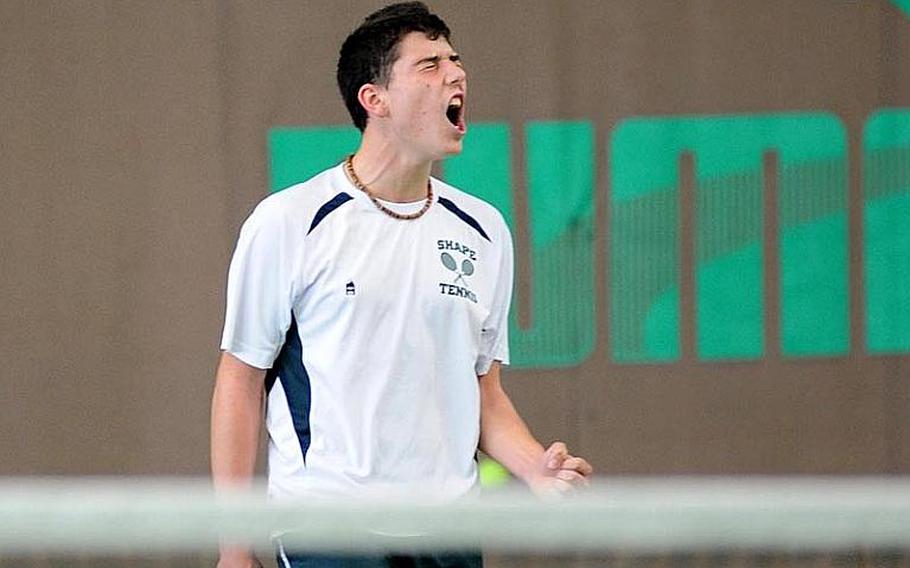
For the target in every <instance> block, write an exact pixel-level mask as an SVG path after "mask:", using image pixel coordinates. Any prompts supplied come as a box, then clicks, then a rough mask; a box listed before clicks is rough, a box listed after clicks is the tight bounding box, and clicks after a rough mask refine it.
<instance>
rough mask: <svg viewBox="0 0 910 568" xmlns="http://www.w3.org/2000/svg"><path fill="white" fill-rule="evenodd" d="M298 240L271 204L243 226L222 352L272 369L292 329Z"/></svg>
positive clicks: (233, 265) (233, 266) (230, 282)
mask: <svg viewBox="0 0 910 568" xmlns="http://www.w3.org/2000/svg"><path fill="white" fill-rule="evenodd" d="M294 241H295V236H294V231H293V227H292V226H291V224H290V223H289V222H288V221H287V215H286V214H285V213H284V212H283V211H282V210H281V209H280V208H277V207H275V204H274V203H269V201H268V200H266V201H264V202H263V203H261V204H260V205H259V206H258V207H257V208H256V210H255V211H253V213H252V214H251V215H250V217H249V218H248V219H247V220H246V222H245V223H244V224H243V228H241V230H240V237H239V238H238V239H237V248H236V249H235V250H234V256H233V258H232V259H231V267H230V270H229V271H228V283H227V306H226V309H225V316H224V331H223V333H222V336H221V349H222V350H224V351H227V352H229V353H231V354H232V355H234V356H235V357H237V358H238V359H240V360H241V361H243V362H244V363H247V364H248V365H252V366H254V367H257V368H260V369H268V368H270V367H272V364H273V363H274V361H275V358H276V357H277V356H278V352H279V351H280V350H281V347H282V345H283V344H284V338H285V334H286V332H287V329H288V327H290V322H291V309H292V308H293V298H294V289H295V287H294V281H293V279H294V272H295V271H294V268H293V266H292V262H291V261H292V259H294V258H295V257H296V256H297V255H295V252H296V250H295V249H296V247H295V246H294Z"/></svg>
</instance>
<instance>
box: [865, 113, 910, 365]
mask: <svg viewBox="0 0 910 568" xmlns="http://www.w3.org/2000/svg"><path fill="white" fill-rule="evenodd" d="M863 185H864V189H863V195H864V198H865V207H864V208H863V233H864V238H863V242H864V246H863V257H864V260H865V270H864V277H865V284H866V343H867V345H866V348H867V349H868V350H869V351H870V352H871V353H890V352H900V351H903V352H907V351H910V109H886V110H881V111H879V112H877V113H875V114H874V115H873V116H872V117H871V118H870V119H869V121H868V122H867V124H866V128H865V132H864V133H863Z"/></svg>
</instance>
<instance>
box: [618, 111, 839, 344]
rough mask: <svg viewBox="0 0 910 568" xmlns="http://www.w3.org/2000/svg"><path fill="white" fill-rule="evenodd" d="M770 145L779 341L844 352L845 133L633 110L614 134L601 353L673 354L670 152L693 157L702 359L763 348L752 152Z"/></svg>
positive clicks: (813, 119) (675, 262)
mask: <svg viewBox="0 0 910 568" xmlns="http://www.w3.org/2000/svg"><path fill="white" fill-rule="evenodd" d="M766 152H775V153H776V154H777V156H778V163H779V168H778V180H777V187H778V192H779V193H778V216H779V223H780V234H779V241H780V251H779V255H780V274H781V279H780V296H781V330H780V333H781V341H782V346H781V348H782V351H783V353H784V354H785V355H789V356H806V355H840V354H845V353H846V352H847V351H848V337H849V333H848V326H849V323H848V313H847V278H848V275H847V234H846V229H847V221H846V199H847V178H846V156H847V152H846V135H845V133H844V130H843V127H842V126H841V123H840V121H839V120H838V119H837V118H836V117H834V116H831V115H827V114H781V115H763V116H750V115H743V116H716V117H710V116H709V117H661V118H632V119H628V120H626V121H623V122H622V123H620V124H619V125H618V126H617V127H616V129H615V130H614V132H613V135H612V137H611V146H610V162H611V180H612V193H611V203H610V205H611V212H612V214H611V227H610V230H611V243H612V246H611V255H610V258H611V261H610V272H609V275H608V277H609V279H610V283H611V286H610V290H611V299H612V302H611V306H612V311H611V313H612V318H611V322H610V323H611V326H610V339H611V345H612V355H613V357H614V358H615V359H616V360H617V361H622V362H658V361H672V360H675V359H677V358H678V357H679V355H680V321H679V317H680V316H679V308H680V297H679V284H680V283H679V277H680V276H679V275H680V270H679V248H680V242H679V235H678V230H679V223H680V218H679V215H680V212H679V185H680V179H679V175H680V171H679V170H680V168H679V163H680V157H681V156H682V155H683V154H684V153H691V154H692V155H693V157H694V163H695V180H694V184H695V187H694V192H695V196H694V198H695V220H694V222H695V229H694V232H695V260H696V267H695V294H696V300H695V303H696V305H695V317H696V322H695V326H696V335H697V338H696V340H697V341H696V343H697V350H698V356H699V358H700V359H702V360H714V359H754V358H758V357H761V356H762V355H763V354H764V350H765V345H764V325H765V317H764V313H765V309H764V268H763V266H764V265H763V263H764V255H765V254H767V251H765V250H763V249H764V247H763V230H764V229H763V227H764V221H765V219H764V215H763V196H764V188H765V180H764V172H763V156H764V154H765V153H766Z"/></svg>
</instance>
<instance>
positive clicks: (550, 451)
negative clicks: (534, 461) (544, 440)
mask: <svg viewBox="0 0 910 568" xmlns="http://www.w3.org/2000/svg"><path fill="white" fill-rule="evenodd" d="M568 455H569V450H568V448H566V445H565V444H564V443H562V442H553V443H552V444H550V447H549V448H547V451H546V452H544V456H543V459H544V466H545V467H546V468H547V469H552V470H556V469H559V468H560V467H561V466H562V462H564V461H565V460H566V458H567V457H568Z"/></svg>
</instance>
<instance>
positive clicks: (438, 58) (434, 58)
mask: <svg viewBox="0 0 910 568" xmlns="http://www.w3.org/2000/svg"><path fill="white" fill-rule="evenodd" d="M446 59H448V60H449V61H454V62H456V63H457V62H459V61H461V56H460V55H458V54H457V53H452V54H450V55H449V56H448V57H447V58H446ZM441 60H442V56H441V55H438V54H437V55H431V56H429V57H423V58H421V59H418V60H417V62H416V63H415V64H414V65H415V66H418V65H423V64H424V63H439V62H440V61H441Z"/></svg>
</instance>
